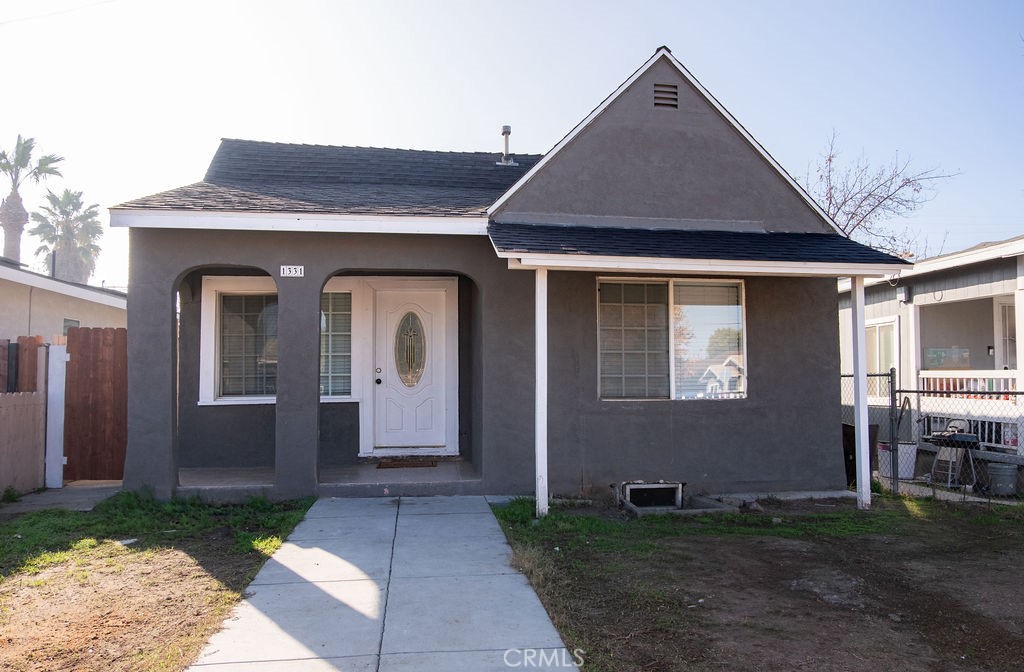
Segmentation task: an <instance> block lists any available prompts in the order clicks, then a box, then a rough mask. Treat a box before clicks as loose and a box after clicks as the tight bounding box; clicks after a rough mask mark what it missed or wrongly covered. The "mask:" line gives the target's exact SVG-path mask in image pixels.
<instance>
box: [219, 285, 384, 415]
mask: <svg viewBox="0 0 1024 672" xmlns="http://www.w3.org/2000/svg"><path fill="white" fill-rule="evenodd" d="M334 292H350V293H351V294H352V362H353V373H352V387H351V393H350V394H349V395H346V396H327V395H323V396H321V397H320V401H321V402H324V403H337V402H351V401H362V399H363V392H364V390H363V382H364V381H363V379H362V377H360V376H357V375H356V370H355V367H356V363H357V362H361V361H368V359H369V353H370V350H369V348H370V347H371V341H370V339H371V332H372V329H371V325H372V323H373V315H372V306H371V305H370V302H369V300H368V299H367V294H368V292H367V289H366V283H365V282H363V280H362V279H361V278H357V277H346V276H341V277H334V278H331V279H330V280H328V281H327V283H326V284H325V285H324V288H323V290H322V292H321V293H324V294H327V293H334ZM277 293H278V291H277V283H275V282H274V279H273V278H271V277H269V276H233V275H207V276H203V289H202V309H201V311H200V324H199V405H200V406H241V405H251V404H275V403H277V395H245V396H241V395H239V396H224V395H221V394H220V389H219V388H220V378H219V376H218V375H217V372H218V371H219V370H220V367H219V366H218V362H219V361H220V339H219V338H218V337H217V336H218V334H220V297H221V296H223V295H238V294H277ZM318 305H319V304H318Z"/></svg>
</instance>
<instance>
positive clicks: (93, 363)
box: [64, 327, 128, 481]
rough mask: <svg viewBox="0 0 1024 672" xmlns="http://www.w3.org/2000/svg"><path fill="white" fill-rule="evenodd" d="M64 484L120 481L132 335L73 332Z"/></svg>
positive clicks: (106, 331)
mask: <svg viewBox="0 0 1024 672" xmlns="http://www.w3.org/2000/svg"><path fill="white" fill-rule="evenodd" d="M67 348H68V362H67V374H66V378H65V403H64V456H65V458H66V459H67V463H66V464H65V467H64V479H65V480H69V481H74V480H81V479H87V480H117V479H120V478H122V476H123V475H124V455H125V448H126V446H127V443H128V438H127V437H128V332H127V330H125V329H110V328H107V329H89V328H84V327H74V328H72V329H69V330H68V344H67Z"/></svg>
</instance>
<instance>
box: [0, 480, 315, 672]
mask: <svg viewBox="0 0 1024 672" xmlns="http://www.w3.org/2000/svg"><path fill="white" fill-rule="evenodd" d="M312 502H313V498H307V499H303V500H295V501H284V502H269V501H267V500H265V499H253V500H250V501H249V502H247V503H245V504H205V503H203V502H201V501H199V500H198V499H191V500H172V501H170V502H158V501H156V500H155V499H153V498H152V497H149V496H146V495H140V494H137V493H132V492H121V493H118V494H117V495H115V496H113V497H111V498H110V499H108V500H106V501H104V502H102V503H100V504H99V505H98V506H97V507H96V508H95V509H94V510H93V511H90V512H76V511H65V510H46V511H36V512H30V513H26V514H23V515H21V516H19V517H17V518H15V519H13V520H11V521H8V522H5V523H2V524H0V632H2V633H3V637H0V669H4V670H7V669H10V670H12V671H18V672H20V671H22V670H25V671H28V670H57V669H67V670H72V669H73V670H97V671H99V670H103V671H104V672H108V671H111V670H114V671H124V672H128V671H131V672H135V671H144V672H149V671H157V670H159V671H168V672H179V671H180V670H184V669H185V668H186V667H188V666H189V665H190V664H191V663H192V661H193V660H194V659H195V657H196V656H197V655H198V653H199V651H200V649H201V648H202V646H203V644H204V643H205V642H206V640H207V639H208V638H209V636H210V635H211V634H212V633H213V632H215V631H216V630H217V629H218V628H219V627H220V623H221V621H222V620H223V619H224V617H225V616H227V614H228V612H229V611H230V609H231V607H232V606H234V605H235V604H236V603H237V602H238V600H239V599H241V596H242V591H243V590H244V589H245V587H246V586H247V585H248V584H249V582H250V581H251V580H252V578H253V577H254V576H255V575H256V572H257V571H259V569H260V567H261V566H262V565H263V563H264V562H265V561H266V559H267V558H268V557H270V555H272V554H273V553H274V551H275V550H277V548H279V547H280V545H281V544H282V542H283V540H284V539H285V538H286V537H287V535H288V534H289V533H290V532H291V530H292V529H293V528H294V527H295V525H296V524H297V523H298V522H299V521H300V520H302V517H303V516H304V515H305V513H306V510H307V509H308V508H309V507H310V506H311V505H312Z"/></svg>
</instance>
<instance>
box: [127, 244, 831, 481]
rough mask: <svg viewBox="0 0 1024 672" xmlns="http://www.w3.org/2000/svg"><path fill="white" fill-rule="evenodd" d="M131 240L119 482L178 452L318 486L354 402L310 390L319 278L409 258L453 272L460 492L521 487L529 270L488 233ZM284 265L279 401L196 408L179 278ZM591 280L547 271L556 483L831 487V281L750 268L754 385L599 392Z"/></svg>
mask: <svg viewBox="0 0 1024 672" xmlns="http://www.w3.org/2000/svg"><path fill="white" fill-rule="evenodd" d="M131 250H132V258H131V269H132V278H131V282H132V285H131V286H132V293H131V296H130V297H129V305H130V307H131V310H129V387H130V395H129V426H128V432H129V447H128V457H127V461H126V466H125V483H126V486H127V487H129V488H138V487H141V486H146V485H148V486H150V487H153V488H154V490H155V492H156V494H157V495H158V496H163V497H166V496H169V495H170V494H171V493H172V492H173V490H174V488H175V484H176V474H177V467H178V466H179V465H183V466H184V465H192V464H196V463H197V460H199V459H200V456H201V455H209V454H210V451H215V452H216V451H219V454H218V455H217V457H216V459H217V460H224V461H225V463H231V464H233V465H238V464H242V463H245V462H247V461H251V462H259V463H261V464H268V463H270V464H274V465H275V468H276V481H275V487H274V489H273V492H272V494H273V495H274V496H278V497H285V496H293V495H299V494H308V493H312V492H316V491H317V489H318V485H317V467H318V463H319V464H320V465H321V466H323V465H325V464H326V463H327V462H328V461H331V460H336V459H343V458H339V454H338V453H334V454H332V455H331V456H330V457H328V456H327V455H325V451H328V450H329V448H327V447H325V444H324V437H325V435H331V434H333V433H334V432H335V431H338V432H344V431H351V427H352V418H351V417H350V416H349V417H346V416H345V413H346V411H345V410H344V409H343V408H342V407H345V406H351V404H338V405H334V406H335V407H334V408H331V409H324V408H322V407H323V405H321V404H320V403H319V395H318V377H319V372H318V352H319V336H318V332H319V329H318V327H319V325H318V318H317V316H318V313H319V301H320V292H321V289H322V286H323V283H324V282H325V281H326V280H327V279H328V278H329V277H330V276H331V275H333V274H335V273H337V272H364V273H372V274H379V275H389V274H398V273H402V272H403V271H404V270H405V269H416V270H418V271H421V272H423V273H425V274H459V275H460V276H461V280H460V296H459V304H460V311H459V312H460V324H459V330H460V337H461V339H462V341H463V346H464V347H463V348H462V350H461V352H460V402H459V403H460V415H461V422H462V426H461V427H460V436H461V437H462V440H463V450H464V457H466V458H467V459H470V460H471V461H472V462H473V466H474V468H475V470H476V471H477V472H478V473H479V474H480V480H479V481H474V482H471V483H469V484H465V483H464V484H462V485H461V486H460V488H461V489H460V491H461V492H485V493H501V494H515V493H530V492H532V490H533V485H534V461H533V424H534V423H533V401H534V389H533V388H534V376H533V357H534V334H533V305H534V292H533V290H534V277H533V274H532V273H530V272H524V271H510V270H508V269H507V267H506V264H505V262H504V261H502V260H499V259H497V258H496V257H495V255H494V252H493V249H492V248H491V245H490V242H489V241H488V239H487V238H486V237H482V236H481V237H477V236H404V235H374V234H325V233H320V234H317V233H273V232H252V231H245V232H229V231H218V232H215V231H175V230H154V229H132V230H131ZM281 264H302V265H304V266H305V277H304V278H289V279H287V280H281V279H277V283H278V291H279V336H278V337H279V358H280V359H279V375H278V397H277V403H276V405H260V406H250V407H238V406H234V407H231V406H228V407H202V408H199V407H197V406H195V399H196V392H195V390H196V386H197V382H196V377H197V375H198V373H197V371H196V366H197V364H196V361H197V353H196V348H197V344H196V342H195V338H196V335H195V333H194V332H195V331H197V330H196V329H195V326H196V324H197V321H196V317H197V312H196V311H197V310H198V303H197V302H196V301H195V300H193V299H192V296H195V295H196V292H195V291H192V290H193V289H194V288H193V287H192V286H191V285H192V284H194V283H184V284H181V283H180V281H181V279H183V278H185V277H187V276H188V275H189V273H191V272H193V271H195V270H200V269H199V267H207V268H218V269H223V268H232V267H239V268H247V269H252V268H255V269H262V270H264V271H267V272H271V271H274V270H276V269H277V268H278V267H279V266H280V265H281ZM245 272H251V271H245ZM595 283H596V277H595V276H594V275H593V274H591V273H553V274H552V275H551V289H550V312H549V315H550V317H549V319H550V373H549V379H550V385H551V387H550V395H549V398H550V410H549V418H550V428H551V434H550V448H549V454H550V480H551V491H552V493H553V494H578V493H580V492H583V493H584V494H590V493H592V492H597V493H604V492H606V491H607V485H608V483H610V482H612V481H614V480H623V479H633V478H644V479H657V478H665V479H670V478H671V479H681V480H685V481H687V482H689V483H690V484H691V489H696V490H708V491H722V490H732V491H737V490H763V491H770V490H783V489H798V488H832V487H841V486H842V485H843V482H844V477H843V467H842V459H841V455H842V452H841V443H840V427H839V391H838V385H837V380H838V374H839V368H838V347H837V341H836V333H835V325H836V320H837V315H836V308H835V300H834V299H835V282H834V280H828V279H823V280H822V279H770V278H749V279H747V285H746V297H747V329H748V334H747V336H748V344H749V345H748V358H749V390H750V392H749V397H748V398H747V399H744V400H731V401H646V402H602V401H599V400H598V398H597V382H596V381H597V365H596V350H597V345H596V338H597V329H596V298H595ZM179 285H180V286H181V287H182V288H183V290H184V291H183V299H182V322H181V327H182V329H181V331H182V336H181V349H180V353H181V369H180V377H181V406H180V409H181V410H180V412H181V422H180V423H179V422H178V418H177V412H178V410H177V409H178V404H177V403H176V398H175V380H176V374H177V373H178V369H177V364H176V361H175V360H176V353H177V349H176V347H175V331H176V329H175V320H174V314H175V292H176V289H177V288H178V287H179ZM349 410H350V409H349ZM179 426H180V430H178V429H177V428H178V427H179ZM242 428H244V430H245V431H242ZM325 430H327V431H326V432H325ZM241 437H244V438H241ZM467 442H468V446H467V445H466V443H467ZM179 444H180V447H179ZM203 459H210V458H208V457H206V458H203ZM392 494H394V493H392Z"/></svg>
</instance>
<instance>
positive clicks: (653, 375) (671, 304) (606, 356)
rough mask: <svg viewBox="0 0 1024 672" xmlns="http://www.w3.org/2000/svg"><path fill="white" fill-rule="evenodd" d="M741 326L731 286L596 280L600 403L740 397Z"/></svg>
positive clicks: (737, 285) (737, 291)
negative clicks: (623, 400) (601, 401)
mask: <svg viewBox="0 0 1024 672" xmlns="http://www.w3.org/2000/svg"><path fill="white" fill-rule="evenodd" d="M743 325H744V315H743V283H742V282H741V281H738V280H659V281H634V280H622V281H620V280H612V279H609V280H600V281H599V282H598V350H599V363H598V366H599V380H600V383H599V385H600V390H599V392H600V396H601V398H602V399H740V398H744V397H745V396H746V362H745V349H746V347H745V339H744V326H743Z"/></svg>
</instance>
